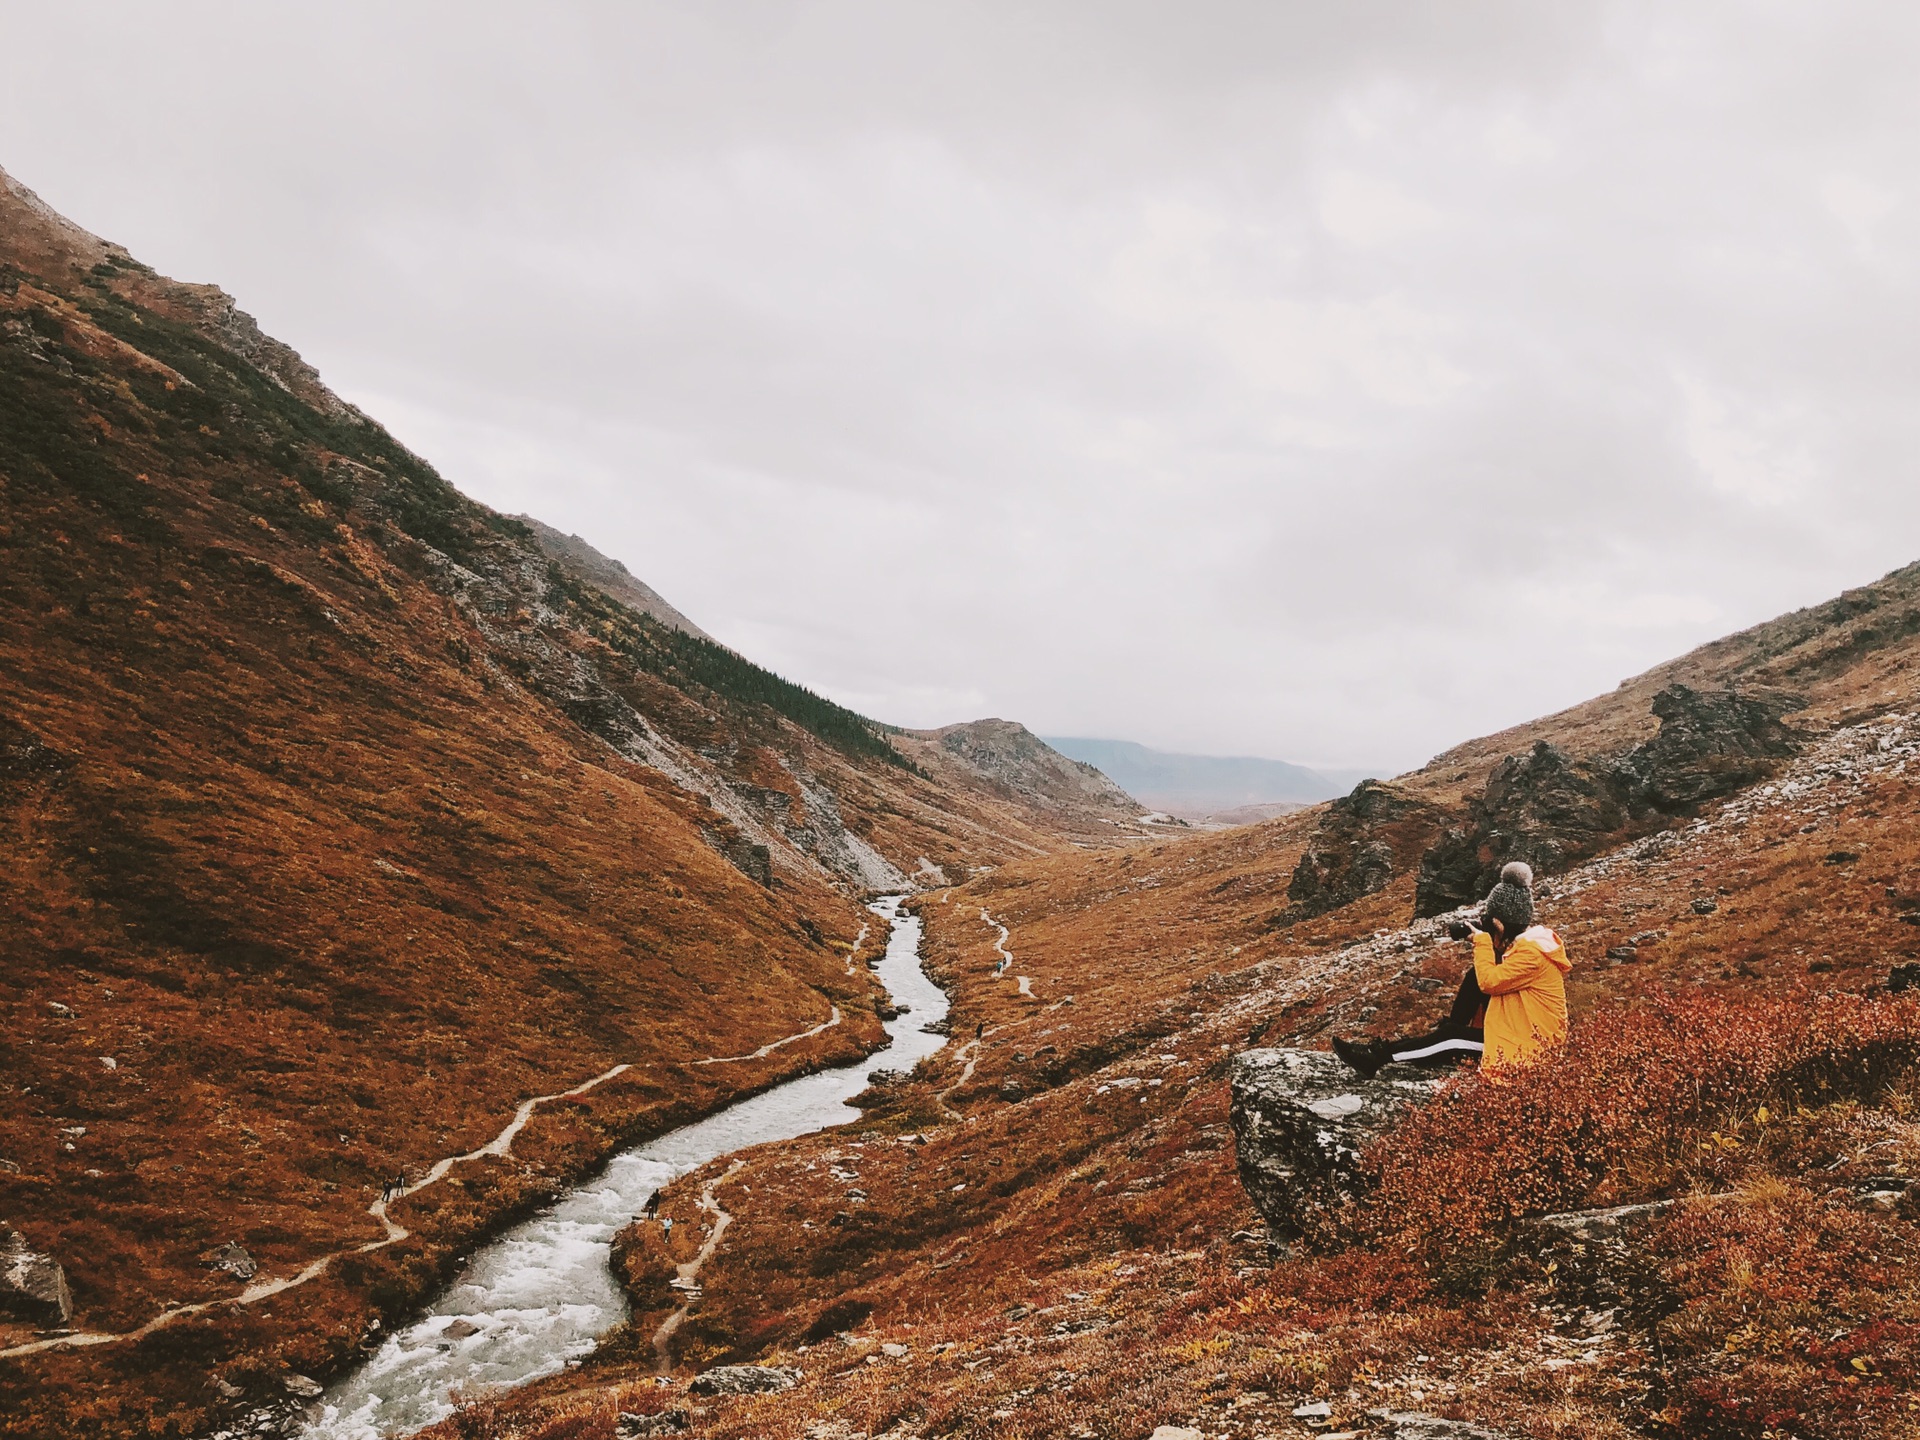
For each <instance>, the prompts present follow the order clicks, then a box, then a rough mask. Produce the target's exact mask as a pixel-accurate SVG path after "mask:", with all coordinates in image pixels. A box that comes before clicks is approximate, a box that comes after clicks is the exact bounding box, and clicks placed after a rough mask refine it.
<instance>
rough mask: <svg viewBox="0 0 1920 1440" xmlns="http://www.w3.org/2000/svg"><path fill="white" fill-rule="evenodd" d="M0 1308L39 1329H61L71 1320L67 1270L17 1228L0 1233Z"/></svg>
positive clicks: (71, 1308)
mask: <svg viewBox="0 0 1920 1440" xmlns="http://www.w3.org/2000/svg"><path fill="white" fill-rule="evenodd" d="M0 1311H4V1312H5V1313H6V1314H9V1315H13V1316H16V1317H18V1318H19V1319H22V1320H26V1321H30V1322H31V1323H32V1324H34V1325H37V1326H38V1327H39V1328H40V1329H42V1330H63V1329H65V1328H66V1326H67V1324H68V1322H69V1321H71V1320H72V1319H73V1292H72V1291H70V1290H69V1289H67V1272H66V1271H64V1270H62V1269H61V1268H60V1262H59V1261H57V1260H55V1259H54V1258H53V1257H52V1256H51V1255H46V1254H43V1253H41V1252H40V1251H38V1250H35V1249H33V1248H32V1247H31V1246H29V1245H28V1244H27V1237H26V1236H24V1235H22V1234H21V1233H20V1232H19V1231H17V1230H8V1231H5V1232H0Z"/></svg>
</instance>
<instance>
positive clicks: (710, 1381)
mask: <svg viewBox="0 0 1920 1440" xmlns="http://www.w3.org/2000/svg"><path fill="white" fill-rule="evenodd" d="M799 1383H800V1372H799V1371H798V1370H795V1369H792V1368H791V1367H789V1366H785V1365H716V1366H714V1367H713V1369H711V1370H702V1371H701V1372H700V1373H699V1374H698V1375H696V1376H694V1377H693V1383H692V1384H691V1385H689V1386H688V1387H687V1389H688V1391H689V1392H690V1393H692V1394H694V1395H771V1394H773V1393H775V1392H776V1391H780V1390H791V1389H792V1388H793V1387H794V1386H796V1385H798V1384H799Z"/></svg>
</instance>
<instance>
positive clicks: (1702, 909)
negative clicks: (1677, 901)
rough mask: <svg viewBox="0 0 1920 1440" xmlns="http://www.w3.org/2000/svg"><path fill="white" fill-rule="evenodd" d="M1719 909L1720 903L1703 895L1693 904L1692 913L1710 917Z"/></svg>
mask: <svg viewBox="0 0 1920 1440" xmlns="http://www.w3.org/2000/svg"><path fill="white" fill-rule="evenodd" d="M1719 908H1720V903H1719V902H1718V901H1717V900H1709V899H1707V898H1706V897H1705V896H1704V895H1703V896H1701V898H1700V899H1698V900H1696V901H1694V902H1693V913H1694V914H1696V915H1711V914H1713V912H1714V911H1716V910H1718V909H1719Z"/></svg>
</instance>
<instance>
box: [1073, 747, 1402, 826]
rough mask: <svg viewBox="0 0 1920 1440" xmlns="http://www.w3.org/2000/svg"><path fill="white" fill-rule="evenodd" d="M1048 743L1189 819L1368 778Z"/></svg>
mask: <svg viewBox="0 0 1920 1440" xmlns="http://www.w3.org/2000/svg"><path fill="white" fill-rule="evenodd" d="M1041 738H1043V739H1044V740H1045V741H1046V743H1047V744H1049V745H1051V746H1052V747H1053V748H1054V749H1056V750H1058V751H1059V752H1060V753H1061V754H1062V755H1066V756H1069V757H1071V758H1072V759H1075V760H1084V761H1085V762H1086V763H1087V764H1089V765H1094V766H1097V767H1099V769H1100V770H1101V771H1103V772H1104V773H1105V774H1106V775H1107V776H1108V778H1109V779H1111V780H1113V781H1114V783H1115V784H1117V785H1119V786H1120V788H1121V789H1123V790H1125V791H1126V792H1127V793H1128V794H1129V795H1132V796H1133V797H1134V798H1135V799H1136V800H1138V801H1140V802H1141V803H1142V804H1144V805H1149V806H1152V807H1153V808H1154V809H1156V810H1164V811H1166V812H1167V813H1168V814H1171V815H1178V816H1181V817H1182V818H1183V819H1188V820H1201V819H1209V818H1215V819H1221V818H1232V819H1235V820H1245V819H1254V818H1259V817H1258V816H1257V815H1242V814H1235V815H1232V816H1231V817H1229V816H1228V814H1227V812H1232V811H1245V810H1248V809H1249V808H1252V809H1254V810H1256V811H1257V810H1268V811H1270V812H1271V813H1280V812H1281V811H1284V810H1286V809H1289V808H1292V807H1295V806H1300V805H1311V804H1313V803H1314V802H1315V801H1319V800H1331V799H1332V798H1333V797H1334V796H1336V795H1344V794H1346V793H1347V791H1349V790H1351V789H1352V788H1353V787H1354V786H1355V785H1356V784H1358V783H1359V782H1360V781H1361V780H1363V779H1365V778H1366V776H1367V773H1368V772H1366V771H1362V770H1309V769H1308V768H1307V767H1306V766H1304V765H1291V764H1289V763H1288V762H1286V761H1285V760H1263V759H1260V758H1258V757H1255V756H1251V755H1181V754H1176V753H1174V752H1171V751H1166V750H1152V749H1149V748H1148V747H1147V746H1145V745H1139V744H1136V743H1135V742H1133V741H1131V740H1094V739H1089V738H1086V737H1083V736H1070V735H1047V736H1043V737H1041Z"/></svg>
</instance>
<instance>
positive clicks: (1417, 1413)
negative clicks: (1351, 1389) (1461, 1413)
mask: <svg viewBox="0 0 1920 1440" xmlns="http://www.w3.org/2000/svg"><path fill="white" fill-rule="evenodd" d="M1367 1415H1368V1418H1369V1419H1371V1420H1373V1421H1374V1422H1376V1423H1377V1424H1379V1425H1380V1426H1382V1427H1384V1429H1383V1431H1382V1432H1381V1433H1383V1434H1384V1435H1385V1436H1387V1437H1389V1440H1518V1437H1517V1436H1515V1435H1514V1434H1512V1432H1510V1431H1506V1430H1489V1429H1487V1428H1486V1427H1485V1426H1482V1425H1473V1424H1469V1423H1468V1422H1467V1421H1465V1420H1442V1419H1441V1418H1440V1417H1439V1416H1437V1415H1429V1414H1427V1413H1426V1412H1425V1411H1424V1410H1370V1411H1368V1412H1367Z"/></svg>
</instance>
